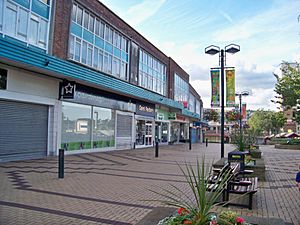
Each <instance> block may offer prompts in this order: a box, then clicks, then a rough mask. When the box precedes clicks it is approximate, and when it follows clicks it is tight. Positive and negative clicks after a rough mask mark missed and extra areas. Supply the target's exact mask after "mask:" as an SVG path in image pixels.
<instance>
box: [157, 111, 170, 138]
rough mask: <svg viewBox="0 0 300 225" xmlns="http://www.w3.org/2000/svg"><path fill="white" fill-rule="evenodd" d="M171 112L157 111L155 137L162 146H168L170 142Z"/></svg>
mask: <svg viewBox="0 0 300 225" xmlns="http://www.w3.org/2000/svg"><path fill="white" fill-rule="evenodd" d="M168 118H169V112H168V111H167V110H164V109H157V110H156V119H155V137H156V138H157V141H158V142H159V143H160V144H168V143H169V141H170V135H169V134H170V121H169V120H168Z"/></svg>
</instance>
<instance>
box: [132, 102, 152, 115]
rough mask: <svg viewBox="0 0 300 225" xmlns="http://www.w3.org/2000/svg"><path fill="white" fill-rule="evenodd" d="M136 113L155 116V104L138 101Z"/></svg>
mask: <svg viewBox="0 0 300 225" xmlns="http://www.w3.org/2000/svg"><path fill="white" fill-rule="evenodd" d="M136 114H138V115H142V116H151V117H155V106H154V105H151V104H148V103H136Z"/></svg>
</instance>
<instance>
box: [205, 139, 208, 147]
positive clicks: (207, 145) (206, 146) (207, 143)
mask: <svg viewBox="0 0 300 225" xmlns="http://www.w3.org/2000/svg"><path fill="white" fill-rule="evenodd" d="M205 142H206V147H207V146H208V138H206V140H205Z"/></svg>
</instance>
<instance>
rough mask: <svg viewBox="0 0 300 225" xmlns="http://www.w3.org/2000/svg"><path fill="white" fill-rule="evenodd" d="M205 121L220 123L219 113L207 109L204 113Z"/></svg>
mask: <svg viewBox="0 0 300 225" xmlns="http://www.w3.org/2000/svg"><path fill="white" fill-rule="evenodd" d="M204 119H205V120H207V121H215V122H217V121H219V113H218V111H217V110H214V109H206V110H205V111H204Z"/></svg>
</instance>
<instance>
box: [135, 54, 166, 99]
mask: <svg viewBox="0 0 300 225" xmlns="http://www.w3.org/2000/svg"><path fill="white" fill-rule="evenodd" d="M166 77H167V75H166V66H165V65H164V64H163V63H161V62H160V61H159V60H158V59H156V58H154V57H153V56H152V55H150V54H149V53H147V52H146V51H144V50H140V56H139V75H138V81H139V86H141V87H144V88H146V89H149V90H151V91H154V92H156V93H159V94H161V95H164V96H165V95H166V87H167V83H166V80H167V78H166Z"/></svg>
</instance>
